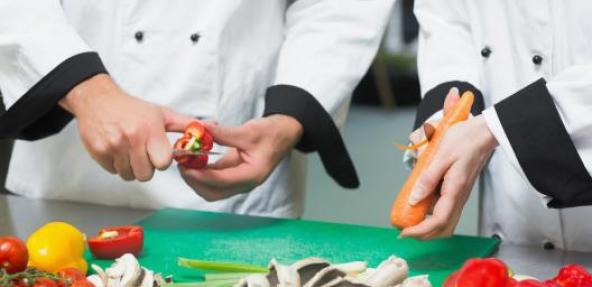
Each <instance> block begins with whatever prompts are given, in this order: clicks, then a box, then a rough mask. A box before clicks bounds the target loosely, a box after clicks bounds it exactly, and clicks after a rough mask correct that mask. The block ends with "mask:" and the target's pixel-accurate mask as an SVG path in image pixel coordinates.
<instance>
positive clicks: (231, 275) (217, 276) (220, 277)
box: [204, 272, 261, 282]
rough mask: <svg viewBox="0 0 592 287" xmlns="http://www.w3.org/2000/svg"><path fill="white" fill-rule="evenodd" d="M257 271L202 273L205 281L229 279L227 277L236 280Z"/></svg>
mask: <svg viewBox="0 0 592 287" xmlns="http://www.w3.org/2000/svg"><path fill="white" fill-rule="evenodd" d="M257 273H261V272H257ZM257 273H252V272H250V273H248V272H224V273H206V274H205V275H204V279H205V281H206V282H210V281H220V280H229V279H235V280H237V281H238V280H240V279H242V278H245V277H247V276H249V275H253V274H257Z"/></svg>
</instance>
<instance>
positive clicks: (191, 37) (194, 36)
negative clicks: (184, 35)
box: [189, 33, 199, 43]
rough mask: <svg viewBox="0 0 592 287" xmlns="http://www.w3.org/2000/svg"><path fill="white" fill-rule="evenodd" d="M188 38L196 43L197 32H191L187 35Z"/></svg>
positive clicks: (197, 38)
mask: <svg viewBox="0 0 592 287" xmlns="http://www.w3.org/2000/svg"><path fill="white" fill-rule="evenodd" d="M189 39H190V40H191V42H193V43H197V41H199V34H197V33H193V34H191V36H189Z"/></svg>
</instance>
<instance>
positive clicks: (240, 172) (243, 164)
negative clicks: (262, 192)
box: [180, 115, 302, 201]
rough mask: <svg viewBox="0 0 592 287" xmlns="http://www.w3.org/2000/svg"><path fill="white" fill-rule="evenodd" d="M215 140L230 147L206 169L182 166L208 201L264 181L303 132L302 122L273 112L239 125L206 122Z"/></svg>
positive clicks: (243, 190)
mask: <svg viewBox="0 0 592 287" xmlns="http://www.w3.org/2000/svg"><path fill="white" fill-rule="evenodd" d="M204 124H205V125H206V128H207V129H208V130H209V131H210V132H211V134H212V136H213V138H214V140H215V141H216V142H217V143H219V144H222V145H225V146H229V147H231V149H230V151H229V152H228V153H227V154H226V155H225V156H224V157H222V158H221V159H220V160H218V161H217V162H215V163H214V164H212V165H210V166H207V167H206V168H204V169H187V168H183V167H180V171H181V176H182V177H183V179H184V180H185V182H186V183H187V184H188V185H189V186H191V187H192V188H193V189H194V190H195V192H197V193H198V194H199V195H201V196H202V197H203V198H204V199H206V200H208V201H215V200H220V199H224V198H227V197H230V196H233V195H236V194H239V193H244V192H249V191H251V190H252V189H253V188H255V187H256V186H258V185H260V184H261V183H263V182H264V181H265V180H266V179H267V177H268V176H269V174H271V172H272V171H273V169H274V168H275V167H276V166H277V165H278V163H279V162H280V161H281V160H282V159H283V158H284V157H285V156H286V155H287V154H288V153H289V152H290V151H291V150H292V148H293V147H294V145H295V144H296V143H297V142H298V140H299V139H300V137H301V135H302V125H301V124H300V123H299V122H298V121H297V120H295V119H294V118H292V117H289V116H285V115H272V116H269V117H265V118H260V119H254V120H250V121H248V122H246V123H245V124H243V125H241V126H239V127H221V126H217V125H213V124H209V123H204Z"/></svg>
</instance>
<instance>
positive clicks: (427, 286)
mask: <svg viewBox="0 0 592 287" xmlns="http://www.w3.org/2000/svg"><path fill="white" fill-rule="evenodd" d="M398 286H401V287H432V283H430V280H428V276H427V275H419V276H413V277H409V278H407V279H405V281H403V283H401V284H400V285H398Z"/></svg>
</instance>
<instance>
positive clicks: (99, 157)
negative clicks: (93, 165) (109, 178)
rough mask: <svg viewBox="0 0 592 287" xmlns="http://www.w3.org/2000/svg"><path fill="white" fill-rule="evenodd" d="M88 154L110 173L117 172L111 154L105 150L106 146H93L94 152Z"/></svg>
mask: <svg viewBox="0 0 592 287" xmlns="http://www.w3.org/2000/svg"><path fill="white" fill-rule="evenodd" d="M87 150H88V148H87ZM89 154H90V156H91V157H92V158H93V159H94V160H95V161H96V162H97V163H99V165H100V166H101V167H102V168H103V169H105V170H106V171H108V172H109V173H111V174H116V173H117V170H115V167H114V166H113V155H112V153H110V152H108V151H107V148H106V147H103V146H101V147H99V148H95V149H94V152H89Z"/></svg>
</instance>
